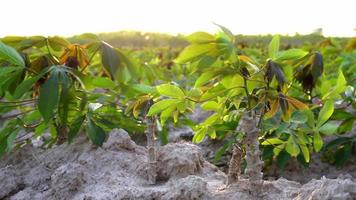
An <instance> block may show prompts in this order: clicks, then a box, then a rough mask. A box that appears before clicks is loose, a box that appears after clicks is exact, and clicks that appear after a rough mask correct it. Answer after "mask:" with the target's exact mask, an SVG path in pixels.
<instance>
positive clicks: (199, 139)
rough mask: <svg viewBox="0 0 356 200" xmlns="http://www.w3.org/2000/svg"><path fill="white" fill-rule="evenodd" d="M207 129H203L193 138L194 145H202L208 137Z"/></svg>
mask: <svg viewBox="0 0 356 200" xmlns="http://www.w3.org/2000/svg"><path fill="white" fill-rule="evenodd" d="M206 131H207V128H206V127H203V128H201V129H199V130H198V131H197V132H196V133H195V134H194V136H193V142H194V143H201V142H202V141H203V139H204V137H205V135H206Z"/></svg>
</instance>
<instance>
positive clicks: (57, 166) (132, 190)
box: [0, 129, 356, 200]
mask: <svg viewBox="0 0 356 200" xmlns="http://www.w3.org/2000/svg"><path fill="white" fill-rule="evenodd" d="M157 156H158V163H157V173H158V179H159V180H158V183H157V184H155V185H149V184H148V182H147V150H146V148H145V147H143V146H140V145H137V144H136V143H135V142H133V141H132V140H131V138H130V136H129V135H128V134H127V132H125V131H123V130H117V129H116V130H113V131H112V132H111V133H110V135H109V138H108V140H107V142H106V143H105V144H104V146H103V147H102V148H97V147H94V146H92V145H91V144H90V142H89V141H87V139H86V137H79V138H78V139H77V140H76V142H75V143H74V144H71V145H67V144H63V145H59V146H55V147H54V148H52V149H49V150H43V149H41V148H37V147H34V146H32V145H27V146H25V147H24V148H22V149H20V150H17V151H15V152H13V153H12V154H10V155H7V156H5V157H4V158H2V159H1V162H0V199H4V200H52V199H53V200H57V199H58V200H66V199H68V200H111V199H115V200H116V199H117V200H120V199H121V200H124V199H126V200H129V199H133V200H136V199H152V200H153V199H155V200H161V199H162V200H168V199H169V200H192V199H197V200H199V199H206V200H209V199H212V200H213V199H224V200H230V199H231V200H233V199H234V200H235V199H270V200H278V199H281V200H286V199H296V200H304V199H305V200H311V199H320V200H325V199H330V200H334V199H350V200H352V199H356V180H355V177H353V176H352V175H350V174H344V175H339V176H338V177H337V178H335V179H329V178H325V177H322V178H320V179H317V180H316V179H312V180H310V181H308V182H306V183H305V184H301V183H299V182H295V181H289V180H287V179H284V178H279V179H277V180H273V181H264V183H263V185H260V187H258V188H254V189H251V187H250V185H249V182H248V180H244V179H243V180H240V181H239V182H238V183H236V184H233V185H231V186H229V187H226V185H225V180H226V174H225V173H223V172H221V171H220V170H219V169H218V168H217V167H216V166H214V165H212V164H211V163H209V162H208V161H206V160H205V158H204V156H203V153H202V150H201V148H200V147H198V146H196V145H194V144H191V143H188V142H178V143H170V144H168V145H165V146H163V147H160V148H159V149H158V152H157ZM353 166H355V165H353ZM304 174H305V173H304ZM306 175H307V176H310V175H308V174H306ZM287 176H288V175H287ZM300 176H303V174H300ZM309 178H312V177H309Z"/></svg>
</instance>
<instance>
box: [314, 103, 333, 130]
mask: <svg viewBox="0 0 356 200" xmlns="http://www.w3.org/2000/svg"><path fill="white" fill-rule="evenodd" d="M333 112H334V102H333V101H332V100H328V101H326V102H325V104H324V106H323V108H322V109H321V110H320V113H319V117H318V122H317V127H321V126H322V125H323V124H324V123H325V122H326V121H327V120H328V119H329V118H330V117H331V115H332V114H333Z"/></svg>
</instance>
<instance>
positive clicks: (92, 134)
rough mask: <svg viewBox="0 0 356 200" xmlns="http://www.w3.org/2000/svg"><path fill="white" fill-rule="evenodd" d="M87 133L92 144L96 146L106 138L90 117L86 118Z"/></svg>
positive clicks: (101, 143)
mask: <svg viewBox="0 0 356 200" xmlns="http://www.w3.org/2000/svg"><path fill="white" fill-rule="evenodd" d="M87 133H88V136H89V138H90V140H91V141H92V143H93V144H95V145H97V146H102V145H103V143H104V142H105V139H106V133H105V131H104V130H103V129H102V128H101V127H100V126H98V125H96V124H95V122H94V121H93V120H92V119H89V120H88V126H87Z"/></svg>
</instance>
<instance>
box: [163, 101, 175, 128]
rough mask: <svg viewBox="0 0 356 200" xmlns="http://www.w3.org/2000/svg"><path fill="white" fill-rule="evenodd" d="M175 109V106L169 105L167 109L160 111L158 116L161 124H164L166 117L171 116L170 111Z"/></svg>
mask: <svg viewBox="0 0 356 200" xmlns="http://www.w3.org/2000/svg"><path fill="white" fill-rule="evenodd" d="M175 110H176V106H170V107H168V108H167V109H165V110H163V111H162V113H161V116H160V119H161V125H162V126H164V124H165V122H166V121H167V119H168V118H169V117H171V116H172V113H173V111H175Z"/></svg>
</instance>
